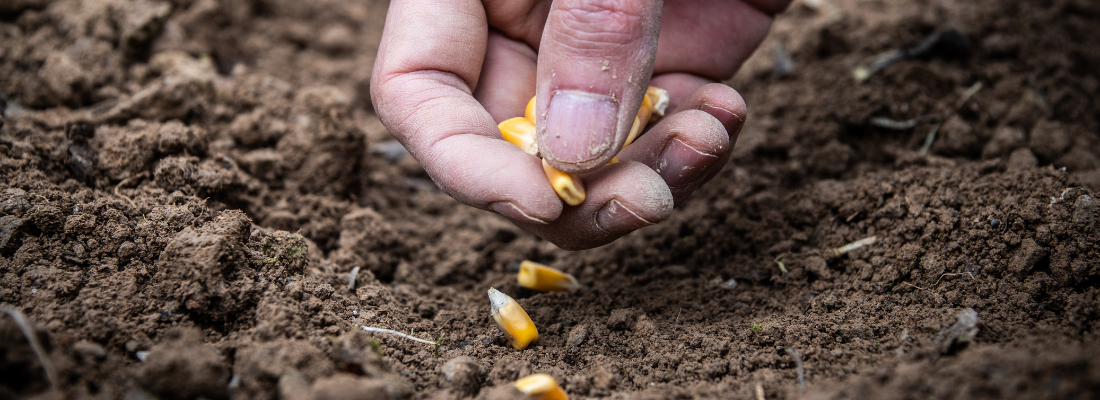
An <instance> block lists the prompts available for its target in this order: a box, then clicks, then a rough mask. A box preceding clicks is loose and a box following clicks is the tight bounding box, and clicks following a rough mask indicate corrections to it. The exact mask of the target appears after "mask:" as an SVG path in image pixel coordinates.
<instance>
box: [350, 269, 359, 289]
mask: <svg viewBox="0 0 1100 400" xmlns="http://www.w3.org/2000/svg"><path fill="white" fill-rule="evenodd" d="M358 277H359V267H355V268H352V269H351V273H349V274H348V289H349V290H355V278H358Z"/></svg>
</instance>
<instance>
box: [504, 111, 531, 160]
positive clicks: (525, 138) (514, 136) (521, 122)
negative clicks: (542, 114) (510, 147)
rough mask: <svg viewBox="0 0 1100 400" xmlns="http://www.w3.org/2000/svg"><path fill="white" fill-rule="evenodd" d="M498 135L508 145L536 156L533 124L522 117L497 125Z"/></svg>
mask: <svg viewBox="0 0 1100 400" xmlns="http://www.w3.org/2000/svg"><path fill="white" fill-rule="evenodd" d="M497 128H500V134H501V135H502V136H504V140H507V141H508V143H511V144H514V145H516V147H519V149H520V150H523V152H525V153H527V154H530V155H533V156H534V155H538V153H539V145H538V142H536V141H535V123H534V122H532V121H530V120H528V119H527V118H523V117H515V118H509V119H507V120H504V122H501V123H500V124H498V125H497Z"/></svg>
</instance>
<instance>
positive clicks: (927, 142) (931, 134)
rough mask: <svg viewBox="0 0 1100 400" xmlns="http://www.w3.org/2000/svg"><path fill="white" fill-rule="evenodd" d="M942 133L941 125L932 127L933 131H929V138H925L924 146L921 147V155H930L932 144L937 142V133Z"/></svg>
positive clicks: (937, 124)
mask: <svg viewBox="0 0 1100 400" xmlns="http://www.w3.org/2000/svg"><path fill="white" fill-rule="evenodd" d="M939 131H940V123H939V122H937V123H936V124H935V125H932V129H929V130H928V136H925V137H924V144H923V145H921V146H920V155H922V156H923V155H925V154H928V150H929V149H931V148H932V142H935V141H936V133H939Z"/></svg>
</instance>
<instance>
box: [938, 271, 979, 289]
mask: <svg viewBox="0 0 1100 400" xmlns="http://www.w3.org/2000/svg"><path fill="white" fill-rule="evenodd" d="M945 276H969V277H970V279H974V274H972V273H969V272H949V273H946V274H943V275H940V277H939V278H936V281H935V282H933V283H932V286H936V285H938V284H939V283H940V279H943V277H945Z"/></svg>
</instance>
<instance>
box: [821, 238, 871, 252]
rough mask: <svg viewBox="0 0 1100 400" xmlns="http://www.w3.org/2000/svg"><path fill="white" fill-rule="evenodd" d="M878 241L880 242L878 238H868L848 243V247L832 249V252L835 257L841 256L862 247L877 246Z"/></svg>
mask: <svg viewBox="0 0 1100 400" xmlns="http://www.w3.org/2000/svg"><path fill="white" fill-rule="evenodd" d="M876 241H878V236H871V237H866V238H863V239H860V240H857V241H854V242H852V243H848V244H846V245H843V246H840V247H837V248H835V249H831V250H830V251H832V252H833V254H834V255H837V256H840V255H843V254H844V253H847V252H849V251H852V250H855V249H858V248H860V247H863V246H870V245H872V244H875V242H876Z"/></svg>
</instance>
